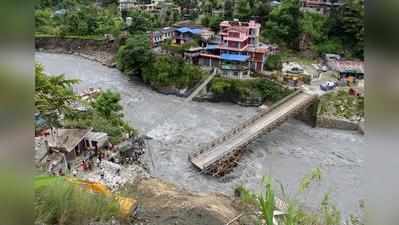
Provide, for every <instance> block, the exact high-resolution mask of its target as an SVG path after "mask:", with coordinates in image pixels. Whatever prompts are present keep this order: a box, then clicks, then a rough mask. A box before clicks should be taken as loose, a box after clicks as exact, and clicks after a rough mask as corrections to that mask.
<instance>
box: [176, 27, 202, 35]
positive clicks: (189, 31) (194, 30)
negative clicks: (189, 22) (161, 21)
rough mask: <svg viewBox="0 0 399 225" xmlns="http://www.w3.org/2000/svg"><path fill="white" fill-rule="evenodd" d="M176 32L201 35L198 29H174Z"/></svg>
mask: <svg viewBox="0 0 399 225" xmlns="http://www.w3.org/2000/svg"><path fill="white" fill-rule="evenodd" d="M176 31H178V32H180V33H192V34H201V33H202V30H201V29H198V28H193V29H191V28H189V27H181V28H179V29H176Z"/></svg>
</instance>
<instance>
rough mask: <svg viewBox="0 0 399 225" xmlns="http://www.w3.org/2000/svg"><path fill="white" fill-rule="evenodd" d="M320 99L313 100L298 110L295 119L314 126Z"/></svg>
mask: <svg viewBox="0 0 399 225" xmlns="http://www.w3.org/2000/svg"><path fill="white" fill-rule="evenodd" d="M319 102H320V100H319V99H318V98H317V100H314V101H313V103H312V104H310V105H309V106H307V107H306V108H304V109H303V110H302V111H301V112H299V113H298V114H297V115H296V116H295V119H297V120H301V121H303V122H305V123H306V124H308V125H309V126H311V127H313V128H315V127H316V125H317V112H318V108H319Z"/></svg>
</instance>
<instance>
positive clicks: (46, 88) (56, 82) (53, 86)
mask: <svg viewBox="0 0 399 225" xmlns="http://www.w3.org/2000/svg"><path fill="white" fill-rule="evenodd" d="M76 83H78V81H77V80H69V79H65V77H64V75H59V76H47V75H46V74H45V73H44V68H43V66H42V65H40V64H36V65H35V96H34V100H35V110H36V112H38V113H40V114H41V115H42V116H43V117H45V118H46V120H47V121H48V123H49V124H50V125H51V126H55V127H57V126H59V121H58V116H59V115H60V114H63V113H67V112H70V111H71V107H70V105H71V103H72V102H74V101H76V100H77V99H78V98H77V96H76V95H75V94H74V93H73V90H72V85H74V84H76Z"/></svg>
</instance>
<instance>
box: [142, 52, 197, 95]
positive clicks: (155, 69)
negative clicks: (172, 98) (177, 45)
mask: <svg viewBox="0 0 399 225" xmlns="http://www.w3.org/2000/svg"><path fill="white" fill-rule="evenodd" d="M203 77H204V72H203V71H202V70H201V69H200V68H199V67H197V66H194V65H191V64H188V63H185V62H184V61H183V60H181V59H177V58H172V57H169V56H162V57H159V58H157V59H156V60H155V63H154V64H152V65H150V66H148V67H147V68H146V70H145V71H144V73H143V79H144V81H145V82H147V83H149V84H150V85H151V86H153V87H154V88H163V87H175V88H179V89H184V88H192V87H194V86H195V84H197V83H198V82H199V81H201V80H202V78H203Z"/></svg>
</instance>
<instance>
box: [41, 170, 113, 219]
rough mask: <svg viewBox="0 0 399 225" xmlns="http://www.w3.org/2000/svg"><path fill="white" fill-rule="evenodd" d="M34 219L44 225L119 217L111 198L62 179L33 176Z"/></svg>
mask: <svg viewBox="0 0 399 225" xmlns="http://www.w3.org/2000/svg"><path fill="white" fill-rule="evenodd" d="M34 187H35V200H34V206H35V220H36V222H40V223H44V224H59V225H63V224H68V225H75V224H76V225H78V224H88V223H90V222H93V221H100V222H105V221H109V220H110V219H111V218H112V217H115V218H118V217H119V215H120V213H119V212H120V211H119V205H118V202H116V201H115V200H114V199H111V198H108V197H105V196H103V195H100V194H95V193H91V192H88V191H86V190H84V189H81V188H79V187H78V186H76V185H74V184H71V183H69V182H67V181H65V180H64V179H63V178H54V177H45V176H41V177H36V178H35V182H34Z"/></svg>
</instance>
